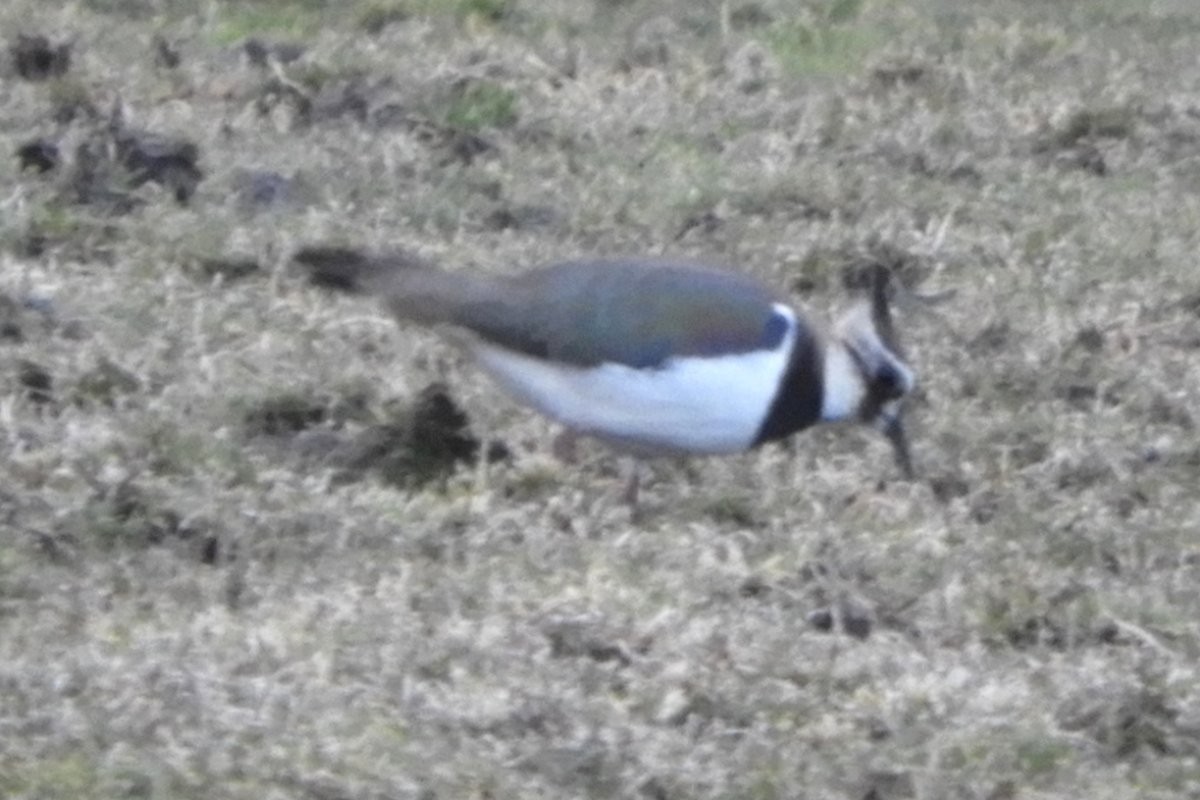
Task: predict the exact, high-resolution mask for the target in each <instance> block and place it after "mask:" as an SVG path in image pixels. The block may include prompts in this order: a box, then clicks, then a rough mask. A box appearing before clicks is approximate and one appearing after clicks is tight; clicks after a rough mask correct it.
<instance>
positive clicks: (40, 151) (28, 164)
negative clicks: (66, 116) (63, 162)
mask: <svg viewBox="0 0 1200 800" xmlns="http://www.w3.org/2000/svg"><path fill="white" fill-rule="evenodd" d="M17 160H18V161H19V162H21V169H22V170H27V169H34V170H37V171H38V172H39V173H41V174H45V173H47V172H49V171H50V170H52V169H54V168H55V167H57V166H58V164H59V161H60V157H59V152H58V145H57V144H55V143H54V142H52V141H50V140H49V139H31V140H30V141H28V142H26V143H25V144H23V145H21V146H20V147H19V148H18V149H17Z"/></svg>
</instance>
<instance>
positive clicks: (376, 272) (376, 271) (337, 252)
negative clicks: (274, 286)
mask: <svg viewBox="0 0 1200 800" xmlns="http://www.w3.org/2000/svg"><path fill="white" fill-rule="evenodd" d="M293 259H294V260H295V262H296V263H297V264H300V265H301V266H302V267H304V268H305V269H306V270H307V271H308V278H309V280H311V281H312V282H313V283H314V284H315V285H317V286H324V287H325V288H328V289H336V290H338V291H343V292H357V293H363V294H374V293H375V292H378V291H381V290H382V289H383V285H384V284H385V283H386V282H387V281H388V275H389V273H392V272H399V271H406V270H416V269H424V270H429V269H433V267H432V265H430V264H428V263H426V262H424V261H422V260H421V259H420V258H418V257H417V256H415V255H413V254H411V253H406V252H403V251H397V252H394V253H389V254H387V255H382V256H371V255H367V254H366V253H363V252H361V251H359V250H351V249H350V248H348V247H333V246H317V247H306V248H304V249H303V250H300V251H299V252H298V253H296V255H295V256H293Z"/></svg>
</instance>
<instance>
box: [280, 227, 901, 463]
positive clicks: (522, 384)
mask: <svg viewBox="0 0 1200 800" xmlns="http://www.w3.org/2000/svg"><path fill="white" fill-rule="evenodd" d="M293 260H294V261H295V262H296V263H298V264H299V265H300V266H301V267H302V268H303V269H304V270H306V271H307V273H308V278H309V279H310V281H311V282H312V283H314V284H316V285H319V286H323V287H326V288H329V289H335V290H341V291H346V292H351V293H357V294H362V295H369V296H374V297H376V298H378V299H380V300H382V302H383V303H384V305H385V306H386V307H387V309H388V310H389V311H390V312H391V313H392V315H393V316H395V317H396V319H397V320H398V321H401V322H411V323H416V324H418V325H421V326H426V327H431V328H435V329H441V330H445V331H446V332H447V333H448V334H449V335H450V337H451V338H452V339H453V340H455V341H456V342H458V343H459V344H460V345H461V346H462V347H464V349H465V350H466V351H467V352H468V353H469V354H470V355H471V356H472V357H473V359H474V361H475V363H476V364H477V365H478V366H479V367H480V368H481V369H482V371H483V372H484V373H486V374H487V375H489V376H490V377H491V378H492V379H494V380H495V382H496V383H498V384H499V385H500V386H501V387H502V388H503V389H504V390H506V391H507V392H508V394H510V395H511V396H512V397H513V398H515V399H516V400H517V401H518V402H520V403H522V404H524V405H526V406H529V407H531V408H533V409H534V410H536V411H538V412H540V413H541V414H543V415H545V416H547V417H549V418H551V419H553V420H555V421H557V422H559V423H561V424H562V425H563V426H564V428H565V429H566V432H567V433H569V434H571V435H573V436H579V435H582V436H586V437H591V438H594V439H597V440H599V441H601V442H603V443H605V444H607V445H609V446H610V447H612V448H614V449H616V450H618V451H622V452H627V453H632V454H633V455H635V456H639V457H654V456H691V455H720V454H729V453H737V452H742V451H747V450H752V449H754V448H756V447H759V446H761V445H764V444H767V443H769V442H773V441H777V440H780V439H784V438H785V437H788V436H791V435H792V434H794V433H797V432H799V431H802V430H805V429H806V428H810V427H813V426H815V425H820V424H827V423H839V422H855V423H862V424H866V425H871V426H874V427H876V428H877V429H878V430H880V431H881V432H882V433H883V434H884V436H885V437H886V438H887V439H888V440H889V441H890V443H891V445H892V448H893V451H894V455H895V460H896V463H897V466H898V468H899V470H900V471H901V473H902V474H903V475H904V476H905V477H906V478H912V477H913V476H914V469H913V464H912V458H911V455H910V449H909V443H908V438H907V435H906V433H905V427H904V423H903V417H902V410H903V405H904V401H905V399H906V398H907V397H908V396H909V395H910V394H911V393H912V391H913V389H914V387H915V385H916V376H915V372H914V370H913V368H912V367H911V366H910V365H909V364H908V363H907V362H906V360H905V357H904V354H903V350H902V348H901V347H900V344H899V342H898V339H897V336H896V332H895V328H894V326H893V322H892V317H891V309H890V305H889V288H890V287H889V284H890V282H891V281H892V280H893V278H892V276H891V273H890V272H889V271H888V270H887V269H886V268H885V267H883V266H878V267H876V268H875V269H874V270H873V272H872V274H871V275H870V279H869V281H868V282H869V284H870V287H869V290H868V292H867V293H866V296H865V297H863V298H861V299H859V300H858V302H856V303H854V304H853V306H852V307H850V308H849V310H848V311H847V312H846V313H845V314H843V315H842V316H841V317H840V318H838V319H837V320H836V322H835V323H834V324H833V325H830V326H826V325H824V324H822V322H821V321H819V320H818V319H816V318H815V317H813V316H811V315H809V314H806V313H804V312H803V311H801V310H800V309H798V308H797V307H796V306H795V305H793V304H792V303H790V302H789V301H788V300H787V298H786V297H785V296H784V295H783V294H782V293H780V292H777V291H775V290H773V289H772V288H770V287H769V286H768V285H767V284H765V283H763V282H761V281H759V280H757V279H755V278H753V277H751V276H749V275H747V274H744V273H741V272H737V271H734V270H731V269H728V268H722V267H715V266H711V265H707V264H703V263H697V262H694V261H690V260H682V259H670V258H659V257H654V258H651V257H641V256H637V257H609V258H599V257H598V258H581V259H576V260H569V261H563V262H559V263H555V264H551V265H549V266H543V267H536V268H533V269H530V270H528V271H525V272H519V273H515V274H493V273H481V272H477V271H466V270H451V269H445V268H442V267H439V266H436V265H434V264H432V263H431V262H429V261H426V260H424V259H422V258H420V257H418V256H416V255H414V254H412V253H410V252H406V251H399V250H397V251H382V252H378V253H371V252H365V251H362V250H357V249H353V248H349V247H341V246H332V245H314V246H309V247H305V248H303V249H301V250H299V251H297V252H296V253H294V255H293Z"/></svg>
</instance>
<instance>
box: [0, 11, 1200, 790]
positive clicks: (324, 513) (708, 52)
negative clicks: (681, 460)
mask: <svg viewBox="0 0 1200 800" xmlns="http://www.w3.org/2000/svg"><path fill="white" fill-rule="evenodd" d="M0 30H4V31H5V32H6V34H5V35H6V36H9V37H12V38H11V39H10V40H9V41H11V42H15V41H16V39H15V37H16V34H17V32H24V33H27V34H38V33H41V34H45V35H46V36H48V37H49V39H50V42H51V44H54V43H57V42H60V41H64V40H68V39H69V40H71V42H72V43H73V44H72V47H71V50H70V64H69V67H68V68H67V69H66V70H65V72H62V74H50V75H47V76H46V77H45V79H43V80H24V79H21V78H20V77H19V76H18V74H17V70H16V66H15V65H13V64H6V65H4V66H3V67H2V69H3V79H2V80H0V140H2V141H0V151H3V154H4V158H3V159H2V160H0V186H3V187H5V188H4V189H3V191H2V193H0V194H2V196H0V209H2V211H0V375H2V376H3V383H2V384H0V386H2V387H3V390H2V391H3V393H2V395H0V432H2V434H3V438H2V440H0V448H2V451H0V452H2V456H0V526H2V527H0V795H3V796H5V797H12V798H57V797H64V798H66V797H72V798H74V797H106V798H113V797H137V798H214V797H228V798H256V799H259V798H293V797H295V798H314V800H315V799H316V798H323V799H324V798H421V799H422V800H431V799H432V798H527V797H644V798H797V797H812V798H833V797H848V798H859V799H861V800H867V799H868V798H873V799H875V800H883V799H884V798H908V797H913V798H930V799H932V798H980V799H981V800H982V799H983V798H989V799H990V800H1005V799H1006V798H1081V797H1087V798H1178V797H1200V498H1198V494H1200V493H1198V489H1197V487H1198V486H1200V445H1198V443H1197V434H1196V424H1197V421H1198V420H1197V414H1198V413H1200V272H1198V271H1197V264H1196V259H1197V256H1196V253H1197V252H1198V251H1200V191H1198V190H1200V63H1198V62H1197V60H1196V53H1197V52H1198V51H1200V10H1198V9H1197V8H1196V6H1195V4H1194V3H1193V2H1192V0H1175V1H1174V2H1172V1H1171V0H1146V1H1145V2H1142V3H1138V4H1132V3H1124V2H1117V1H1116V0H1074V1H1073V2H1045V1H1044V0H1040V1H1039V0H978V1H977V2H973V3H969V4H967V3H960V2H954V0H908V1H907V2H898V1H896V2H889V0H864V1H863V2H852V1H851V0H839V1H838V2H817V1H816V0H812V1H811V2H799V0H795V1H793V2H786V1H785V0H759V1H758V2H755V1H754V0H751V1H750V2H746V3H738V2H733V3H718V2H715V0H713V1H710V2H698V3H693V2H684V1H683V0H679V1H678V2H671V3H650V2H639V0H625V1H624V2H622V1H620V0H595V1H594V2H585V1H584V0H579V2H567V1H566V0H560V1H559V2H546V3H539V2H533V1H532V0H413V1H412V2H403V0H400V1H398V2H387V0H383V1H382V2H357V3H351V2H347V3H329V4H328V6H326V4H324V3H321V2H316V1H315V0H312V1H310V2H301V1H300V0H296V2H277V1H271V0H260V1H259V2H249V0H247V1H246V2H240V3H235V2H223V3H219V2H208V3H205V4H193V3H184V2H171V1H170V0H163V1H160V2H155V1H154V0H90V2H84V1H82V0H80V1H79V2H69V3H63V4H59V5H58V6H57V7H55V4H47V3H35V2H33V0H14V1H13V2H8V3H5V4H3V8H0ZM155 35H158V36H160V37H161V43H160V44H156V40H155V39H154V37H155ZM251 37H253V38H254V39H255V41H256V42H257V43H258V45H260V47H257V48H256V47H254V46H253V45H252V46H251V47H250V48H249V49H250V50H251V51H252V52H251V55H261V51H262V50H264V49H265V50H266V51H268V52H269V54H270V56H269V58H267V59H266V60H265V62H264V60H263V59H261V58H259V59H257V62H258V63H256V59H253V58H250V57H249V56H248V55H247V54H246V52H245V51H246V48H245V47H244V44H245V42H246V40H247V39H248V38H251ZM289 44H290V45H296V44H298V45H303V52H302V53H301V54H300V57H299V58H298V59H296V60H290V57H291V56H292V55H295V53H292V52H289V48H288V47H286V46H285V47H280V45H289ZM156 54H157V55H156ZM172 54H174V55H176V56H178V63H177V64H174V65H172V60H173V59H172V58H171V55H172ZM285 61H286V63H283V62H285ZM42 66H46V65H44V64H43V65H42ZM34 71H35V72H37V71H38V70H37V69H35V70H34ZM44 71H46V72H49V73H57V72H60V70H57V69H55V68H54V66H53V65H50V66H47V67H46V69H45V70H44ZM35 77H37V76H35ZM118 102H119V103H120V104H121V105H123V106H124V113H123V118H122V120H121V121H120V122H119V123H117V124H116V125H113V123H112V122H111V120H110V114H111V111H112V109H113V108H114V106H116V105H117V104H118ZM135 130H141V131H150V132H153V133H155V134H159V135H162V136H168V137H184V138H186V139H188V140H190V141H191V142H192V143H193V144H195V145H196V147H197V148H198V154H199V158H198V161H197V162H196V164H195V167H196V168H198V169H199V170H200V171H202V172H203V177H202V179H201V180H199V182H198V184H197V183H196V178H197V177H198V176H197V175H196V174H195V173H194V172H192V171H190V170H191V169H192V167H191V163H192V162H191V160H189V158H188V154H187V152H186V151H185V150H180V149H179V148H174V149H172V148H170V147H164V146H163V145H161V144H157V145H156V144H154V142H157V141H158V140H152V139H150V138H149V137H146V136H144V135H143V134H135V133H132V132H133V131H135ZM114 131H115V134H114ZM35 137H46V138H47V139H48V140H51V141H52V142H53V143H55V144H56V145H57V146H58V148H59V151H60V154H61V159H60V161H59V162H58V163H57V165H56V166H54V167H53V168H52V169H50V170H49V171H48V172H46V173H44V174H39V173H38V172H37V171H36V170H35V169H33V168H27V169H22V165H21V162H20V161H19V160H18V159H16V158H13V157H12V154H13V153H15V152H16V151H17V149H18V148H19V147H21V146H22V145H23V144H24V143H26V142H28V141H29V140H31V139H33V138H35ZM130 137H132V141H134V142H135V146H134V150H135V152H139V153H150V154H151V155H153V154H154V153H160V154H161V153H162V152H168V153H171V154H173V155H172V158H173V159H174V160H172V159H167V162H169V163H167V166H166V167H164V168H163V169H161V170H160V169H158V166H161V164H159V162H155V164H156V165H157V166H155V168H154V169H153V170H150V172H151V173H152V174H150V175H149V177H151V178H154V179H153V180H148V181H146V182H144V183H141V184H140V185H135V184H138V182H139V181H138V179H137V176H138V175H139V174H142V173H144V172H145V169H144V168H143V167H144V165H143V167H139V166H138V165H137V164H135V163H133V162H132V161H131V160H130V158H129V157H128V155H127V154H128V152H129V150H128V147H129V145H128V142H129V141H131V138H130ZM118 140H120V141H124V142H126V145H124V146H125V147H126V150H124V151H122V149H121V147H118V146H117V142H118ZM156 147H157V148H158V149H156ZM122 152H124V153H126V155H122ZM181 175H182V178H181ZM189 176H190V177H189ZM142 177H146V175H144V174H142ZM193 188H194V192H193V191H192V190H193ZM176 194H178V195H179V197H180V198H181V199H182V200H183V202H180V201H179V200H177V199H176ZM326 240H331V241H335V242H345V243H361V244H364V245H367V246H372V247H382V246H389V245H403V246H407V247H411V248H413V249H416V250H418V251H420V252H422V253H424V254H425V255H427V256H429V257H432V258H437V259H440V260H443V261H445V262H446V263H448V264H452V265H454V266H455V267H457V268H462V269H487V270H509V269H517V268H520V267H523V266H527V265H533V264H536V263H542V262H546V261H550V260H554V259H558V258H563V257H569V256H576V255H585V254H600V253H604V254H613V253H628V252H639V253H660V252H668V253H674V254H683V255H690V256H695V257H701V258H704V259H705V260H709V261H715V262H720V263H728V264H733V265H736V266H737V267H739V268H741V269H744V270H746V271H747V272H751V273H754V274H756V275H759V276H761V277H762V278H764V279H766V280H768V281H770V282H771V283H773V284H775V285H779V286H781V287H785V288H787V289H788V290H789V291H791V292H792V293H793V295H794V296H795V297H796V299H797V301H798V302H800V303H802V304H804V305H806V306H808V307H810V308H812V309H814V310H815V311H817V312H818V313H822V314H824V313H827V312H829V311H831V310H832V309H833V308H835V307H836V306H838V305H839V304H841V303H843V302H844V300H845V292H844V290H843V289H842V286H841V284H842V277H843V275H844V274H845V272H846V270H847V269H849V268H853V267H854V266H855V265H856V264H862V263H866V262H870V261H883V262H884V263H887V264H890V265H892V266H894V267H896V268H897V269H898V270H899V272H900V274H901V275H902V276H903V277H904V278H905V280H906V281H908V282H909V283H910V284H911V285H913V286H915V287H917V288H918V289H919V290H921V291H941V290H953V291H954V292H956V294H955V296H954V299H953V300H952V301H951V302H948V303H946V304H944V305H942V306H939V307H938V308H937V309H936V310H935V311H930V312H922V311H920V310H914V311H913V312H912V313H910V314H908V315H907V316H905V318H904V320H903V322H904V326H905V332H906V334H907V336H908V340H909V341H910V342H911V346H912V350H913V352H914V359H915V361H916V363H917V365H918V368H919V371H920V377H921V380H922V386H923V388H922V390H921V392H920V393H919V396H918V397H917V398H916V401H915V402H914V403H913V407H912V410H911V412H912V413H911V417H912V425H913V436H914V441H915V448H916V455H917V458H918V460H919V465H920V467H921V468H922V470H923V475H922V477H921V479H920V480H917V481H914V482H905V481H901V480H898V479H897V478H896V475H895V470H894V467H893V466H892V465H891V462H890V454H889V452H888V449H887V447H886V445H885V444H884V443H883V442H881V441H878V440H877V439H876V438H873V437H872V436H870V435H868V434H867V433H865V432H857V431H827V432H817V433H809V434H804V435H802V436H800V437H798V438H797V439H795V440H794V441H793V442H791V443H789V444H788V445H787V446H783V447H773V448H770V449H765V450H763V451H761V452H756V453H753V454H750V455H748V456H744V457H738V458H731V459H724V460H698V461H695V462H693V463H690V464H688V465H682V466H681V465H672V464H663V465H659V466H657V467H655V469H654V476H653V478H652V479H651V480H650V482H649V484H648V486H646V489H645V503H646V507H647V514H646V518H645V519H644V520H642V521H641V522H639V523H638V524H636V525H635V524H633V523H631V521H630V519H629V514H628V512H627V511H626V510H625V509H624V508H623V507H622V506H621V505H620V503H619V502H617V501H616V499H615V497H616V494H617V492H618V491H619V487H620V484H621V480H622V478H621V475H620V473H619V470H617V469H616V467H615V466H614V460H613V459H611V458H610V457H608V456H607V455H605V454H604V453H603V452H601V451H600V450H598V449H591V450H587V451H586V452H585V454H584V459H583V462H582V463H581V464H579V465H577V466H570V467H564V466H562V465H560V464H558V463H557V462H556V461H555V460H554V459H553V458H552V457H551V455H550V447H549V442H550V438H551V436H552V433H553V431H552V429H551V428H550V426H549V425H547V424H546V423H544V422H542V421H539V420H537V419H535V418H534V417H533V416H532V415H531V414H530V413H528V412H526V411H523V410H521V409H519V408H516V407H515V406H513V405H512V404H510V403H509V402H508V401H506V400H504V399H503V398H501V397H499V396H498V395H497V393H496V391H495V389H494V388H493V387H492V386H491V385H490V384H488V383H487V382H486V381H485V380H484V379H482V378H481V377H480V376H478V375H477V374H476V373H474V372H473V371H472V370H471V368H470V367H469V365H467V364H465V363H463V361H462V359H461V357H460V356H459V355H458V354H457V353H456V352H455V351H454V350H453V349H452V348H449V347H447V346H446V345H445V344H443V343H441V342H440V341H439V340H437V339H436V338H435V337H432V336H430V335H427V334H425V333H421V332H418V331H413V330H401V329H399V328H397V327H396V326H394V325H393V324H392V323H391V322H390V321H388V320H387V319H386V318H385V317H384V316H382V315H381V314H380V313H378V312H377V310H376V309H374V308H373V307H371V306H370V305H369V304H365V303H361V302H355V301H354V300H343V299H334V298H330V297H329V296H327V295H325V294H323V293H320V292H317V291H314V290H312V289H310V288H308V287H306V286H304V285H303V284H302V282H301V281H300V280H298V279H297V277H296V276H295V275H294V274H292V273H291V272H290V271H289V270H288V269H287V256H288V254H289V253H290V252H291V251H292V250H293V249H294V248H295V247H297V246H299V245H300V244H302V243H309V242H315V241H326ZM436 382H441V383H444V384H445V385H446V386H447V387H448V391H449V393H450V396H451V398H452V399H453V401H454V402H455V403H458V404H460V405H461V407H462V408H463V409H464V410H465V412H466V414H467V415H468V416H469V418H470V426H471V431H472V432H473V434H474V435H475V436H478V437H484V436H486V437H488V438H489V440H490V441H491V442H492V447H491V448H490V449H492V450H493V451H496V450H497V446H498V445H497V443H498V444H501V445H503V448H504V449H505V450H507V457H505V458H501V459H499V460H494V461H490V460H489V459H488V458H486V457H485V455H484V453H485V452H486V450H488V449H489V448H488V447H487V446H486V443H484V445H485V446H483V447H481V448H480V449H479V450H478V453H479V455H477V456H472V457H469V458H467V459H466V460H465V461H461V462H459V463H458V464H457V466H453V468H451V469H448V470H447V469H445V460H444V459H443V460H437V459H434V462H433V464H432V466H430V465H428V464H425V462H423V461H421V459H420V458H418V456H422V453H424V451H422V450H421V448H420V447H419V446H418V445H419V444H420V442H421V441H422V438H421V435H420V432H421V430H424V428H421V427H420V426H417V428H416V432H415V433H414V427H413V424H412V423H411V417H409V416H406V415H408V414H410V408H411V406H412V404H413V403H414V401H415V398H417V396H418V395H419V393H421V392H422V390H424V389H425V388H426V387H427V386H429V385H430V384H432V383H436ZM450 416H451V417H452V416H453V415H452V414H451V415H450ZM405 420H409V422H405ZM451 422H452V420H451ZM406 425H407V427H406ZM449 427H451V428H452V427H453V425H452V424H450V425H449ZM381 431H386V432H391V433H395V434H396V435H395V436H394V437H393V438H392V439H387V441H388V442H394V446H393V445H389V446H388V447H389V448H391V449H390V450H389V451H388V453H385V454H384V457H383V458H382V461H381V460H380V458H378V457H377V456H379V454H378V453H374V454H372V453H367V454H366V455H364V454H363V452H362V451H363V449H364V446H365V447H366V449H367V450H370V449H371V448H370V446H369V445H371V444H372V443H376V442H378V441H379V440H380V438H381V434H380V432H381ZM397 432H398V433H397ZM383 438H386V437H383ZM464 441H465V442H466V444H464V446H463V449H462V452H464V453H468V452H471V447H470V445H471V444H472V442H471V441H468V440H464ZM364 442H365V443H366V444H365V445H364ZM385 449H388V448H385ZM433 449H434V450H435V451H436V450H437V448H436V447H434V448H433ZM410 451H413V452H416V455H415V456H414V455H413V452H410ZM330 452H339V453H343V454H344V457H342V458H340V459H338V460H334V461H331V460H330V459H329V458H328V457H327V454H328V453H330ZM345 454H348V455H345ZM435 455H436V453H435ZM443 455H444V454H443ZM452 455H453V454H452ZM493 455H502V454H501V453H497V452H493ZM822 623H829V624H822ZM825 628H831V630H826V629H825Z"/></svg>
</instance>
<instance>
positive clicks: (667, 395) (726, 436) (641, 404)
mask: <svg viewBox="0 0 1200 800" xmlns="http://www.w3.org/2000/svg"><path fill="white" fill-rule="evenodd" d="M774 308H775V310H776V311H777V312H779V313H780V314H783V315H784V316H785V317H786V318H787V321H788V329H787V333H786V335H785V336H784V337H783V341H782V342H780V344H779V346H778V347H777V348H776V349H774V350H763V351H758V352H754V353H744V354H740V355H728V356H720V357H717V358H702V357H698V356H689V357H684V358H672V359H669V360H668V361H667V362H666V364H665V365H664V366H662V367H660V368H658V369H636V368H634V367H628V366H625V365H623V364H604V365H602V366H599V367H568V366H563V365H561V364H551V363H548V362H546V361H544V360H541V359H537V358H531V357H529V356H525V355H521V354H519V353H514V352H513V351H511V350H505V349H503V348H499V347H494V346H491V345H488V344H486V343H484V342H481V341H476V342H475V343H474V344H473V345H472V348H471V349H472V350H473V351H474V353H475V356H476V358H477V359H478V361H479V364H480V366H481V367H482V368H483V369H484V370H485V371H487V372H488V373H489V374H490V375H491V376H492V377H493V378H495V379H496V380H497V381H498V382H499V383H500V384H501V385H503V386H504V387H505V388H506V389H508V390H509V391H510V392H512V394H513V395H514V396H516V397H517V399H519V400H522V401H524V402H525V403H528V404H529V405H531V406H533V407H534V408H536V409H538V410H539V411H541V412H542V413H544V414H546V415H548V416H550V417H552V418H554V419H556V420H558V421H559V422H561V423H563V424H564V425H566V426H568V427H570V428H573V429H575V430H577V431H579V432H581V433H585V434H588V435H591V436H595V437H597V438H599V439H603V440H605V441H606V442H609V443H610V444H615V445H623V446H625V447H627V448H630V449H634V450H638V451H642V452H648V453H664V454H665V453H731V452H736V451H739V450H745V449H747V448H749V447H750V445H751V444H753V443H754V439H755V436H756V435H757V434H758V429H759V426H761V425H762V422H763V419H764V418H765V417H766V415H767V411H768V410H769V409H770V407H771V403H772V401H774V399H775V395H776V393H777V391H778V389H779V384H780V381H781V380H782V378H783V373H784V370H785V369H786V368H787V364H788V359H789V358H790V357H791V353H792V348H793V346H794V345H795V343H796V316H795V314H793V313H792V311H791V309H789V308H788V307H787V306H783V305H778V304H776V305H775V306H774Z"/></svg>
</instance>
